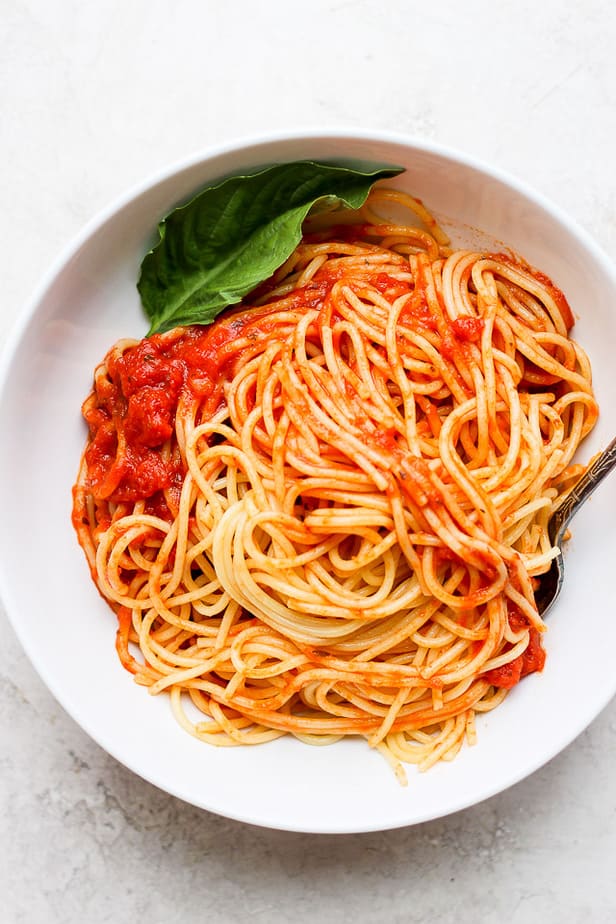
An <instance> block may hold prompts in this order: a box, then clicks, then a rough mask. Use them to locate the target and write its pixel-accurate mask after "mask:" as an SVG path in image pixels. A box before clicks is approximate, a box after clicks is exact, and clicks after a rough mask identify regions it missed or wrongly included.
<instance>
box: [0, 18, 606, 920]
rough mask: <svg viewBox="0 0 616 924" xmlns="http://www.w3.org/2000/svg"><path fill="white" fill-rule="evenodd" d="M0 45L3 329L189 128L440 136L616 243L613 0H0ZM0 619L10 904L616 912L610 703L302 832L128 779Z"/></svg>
mask: <svg viewBox="0 0 616 924" xmlns="http://www.w3.org/2000/svg"><path fill="white" fill-rule="evenodd" d="M0 42H1V47H2V50H3V51H2V55H0V101H1V102H0V105H1V115H2V126H3V129H4V131H3V144H2V151H1V153H0V158H1V159H2V169H1V170H0V190H1V201H2V210H3V220H2V222H1V223H0V237H1V241H2V256H3V259H2V265H3V272H2V286H1V289H0V299H1V310H0V339H4V337H5V336H6V334H7V332H8V330H9V328H10V327H11V325H12V323H13V322H14V320H15V319H16V318H17V316H18V314H19V312H20V310H21V309H22V307H23V305H24V303H25V301H26V300H27V297H28V296H29V295H30V293H31V291H32V289H33V288H34V285H35V284H36V282H37V280H38V278H39V277H40V276H41V274H42V273H43V272H44V271H45V270H46V268H47V267H48V265H49V264H50V262H51V260H52V259H53V257H54V256H55V255H56V254H57V252H58V251H59V250H60V249H61V247H62V246H63V245H64V244H65V243H66V242H67V241H68V240H70V238H71V237H72V236H73V235H74V234H75V233H76V232H77V231H78V230H79V229H80V227H81V226H82V224H83V223H84V222H85V221H86V220H87V219H89V218H90V217H91V216H92V215H93V214H94V213H96V212H97V211H98V210H99V209H100V208H101V207H103V206H104V205H105V204H107V202H108V201H109V200H111V199H112V198H114V197H115V196H116V195H117V194H119V193H120V192H122V191H124V190H125V189H127V188H128V187H129V186H130V185H131V184H133V183H134V182H136V181H137V180H139V179H141V178H143V177H146V176H148V175H150V174H152V173H153V172H155V171H156V170H158V169H159V168H161V167H163V166H165V165H167V164H168V163H170V162H172V161H174V160H177V159H179V158H181V157H183V156H185V155H186V154H188V153H191V152H193V151H195V150H198V149H199V148H201V147H205V146H207V145H210V144H212V143H217V142H222V141H225V140H229V139H232V138H235V137H239V136H242V135H246V134H251V133H257V132H259V133H260V132H263V131H267V130H270V129H286V128H299V127H302V126H315V125H319V126H323V127H347V128H348V127H378V128H386V129H392V130H398V131H403V132H407V133H410V134H415V135H418V136H421V137H424V138H428V139H432V140H437V141H439V142H442V143H445V144H448V145H452V146H455V147H458V148H460V149H462V150H463V151H466V152H468V153H471V154H474V155H478V156H480V157H481V158H483V159H485V160H488V161H491V162H492V163H494V164H496V165H497V166H499V167H501V168H503V169H505V170H508V171H510V172H512V173H514V174H516V175H518V176H520V177H521V178H523V179H524V180H526V181H527V182H529V183H530V184H531V185H533V186H535V187H536V188H539V189H541V190H542V191H543V192H544V193H545V194H546V195H547V196H549V197H550V198H551V199H552V200H554V201H555V202H556V203H558V204H559V205H560V206H562V207H563V208H565V209H566V210H567V211H568V212H570V213H571V214H572V215H573V216H574V217H575V218H576V219H577V220H578V221H579V222H580V223H581V224H582V225H583V226H584V227H585V228H586V229H587V230H588V231H590V232H591V233H592V234H593V235H594V236H595V237H596V239H597V240H598V242H599V243H600V244H601V245H602V246H603V247H604V249H605V250H606V251H607V252H608V254H610V255H611V256H612V258H616V218H615V216H616V179H615V175H616V174H615V170H614V152H615V150H616V116H615V113H616V63H615V57H614V47H615V46H616V13H615V12H614V7H613V5H612V3H611V2H608V0H605V2H599V0H586V2H582V0H580V2H578V3H576V4H572V3H563V2H562V0H560V2H555V0H545V2H541V3H539V2H537V0H532V2H527V0H517V2H515V3H513V2H510V0H507V2H502V3H490V2H488V0H466V2H465V3H457V2H455V3H454V2H443V3H441V4H433V5H430V4H426V3H425V2H422V3H419V2H403V0H396V2H394V0H391V2H389V3H388V4H385V3H379V2H374V0H370V2H359V0H358V2H353V0H346V2H344V0H337V2H335V0H329V2H326V0H313V2H311V3H310V4H308V3H303V4H295V3H293V2H292V0H270V2H267V0H266V2H263V3H259V4H256V3H251V2H247V0H246V2H244V0H236V3H234V4H222V3H215V2H211V0H177V2H176V3H174V4H168V3H165V2H162V0H147V2H146V0H130V2H126V0H124V2H119V0H99V2H98V3H96V4H94V3H91V4H90V3H81V2H77V0H13V2H11V3H4V4H3V5H2V16H1V17H0ZM2 451H10V447H6V446H3V447H2ZM0 639H1V646H0V767H1V771H2V772H1V775H0V819H1V821H0V849H1V852H2V862H1V863H0V896H1V899H0V920H2V921H3V922H7V924H17V922H23V924H38V922H44V924H47V922H50V924H56V922H62V924H64V922H66V924H73V922H88V924H99V922H106V921H114V922H115V921H133V920H143V921H147V922H148V924H159V922H167V921H177V922H182V924H191V922H197V921H203V920H207V921H209V922H212V924H218V922H234V921H257V922H269V921H273V920H280V921H286V920H292V921H296V922H301V921H312V920H314V919H317V920H320V921H323V922H338V921H341V922H342V921H361V922H364V921H365V922H381V921H405V922H406V921H413V922H441V924H453V922H456V924H459V922H463V924H464V922H467V921H468V922H498V924H501V922H503V921H507V922H510V924H527V922H529V924H533V922H542V924H543V922H544V924H552V922H554V924H556V922H559V924H577V922H580V924H582V922H583V924H588V922H609V921H613V920H616V878H615V876H614V870H615V865H616V863H615V861H616V772H615V767H616V702H613V703H612V704H611V705H610V706H609V707H608V708H607V709H606V710H605V711H604V712H603V713H602V714H601V715H600V716H599V717H598V718H597V719H596V721H595V722H594V723H593V724H592V725H591V727H590V728H589V729H588V730H587V731H586V732H585V733H584V734H583V735H582V736H581V737H580V738H578V740H577V741H575V742H574V743H573V744H572V745H571V746H570V747H569V748H568V749H567V750H566V751H565V752H563V753H562V754H561V755H560V756H559V757H557V758H556V759H554V760H553V761H552V762H551V763H550V764H549V765H547V766H546V767H544V768H543V769H542V770H540V771H538V772H537V773H535V774H534V775H533V776H531V777H530V778H529V779H527V780H526V781H524V782H522V783H520V784H518V785H517V786H515V787H513V788H512V789H510V790H509V791H507V792H505V793H503V794H502V795H500V796H496V797H494V798H492V799H490V800H488V801H487V802H484V803H483V804H481V805H479V806H476V807H474V808H471V809H468V810H466V811H464V812H461V813H458V814H456V815H453V816H450V817H448V818H445V819H442V820H439V821H434V822H430V823H427V824H423V825H420V826H418V827H415V828H406V829H401V830H397V831H392V832H383V833H377V834H366V835H360V836H352V837H344V836H338V837H334V836H309V835H305V834H291V833H282V832H276V831H268V830H262V829H257V828H253V827H250V826H246V825H242V824H240V823H237V822H233V821H228V820H226V819H223V818H219V817H215V816H213V815H210V814H208V813H206V812H202V811H200V810H198V809H195V808H193V807H191V806H189V805H186V804H183V803H181V802H179V801H178V800H176V799H174V798H172V797H170V796H167V795H166V794H164V793H162V792H159V791H158V790H156V789H154V788H153V787H152V786H150V785H148V784H146V783H144V782H142V781H141V780H140V779H138V778H137V777H135V776H133V775H132V774H131V773H130V772H129V771H128V770H126V769H124V768H123V767H122V766H120V765H119V764H117V763H116V762H115V761H114V760H113V759H112V758H111V757H109V756H107V754H105V752H103V751H102V750H100V748H99V747H98V746H97V745H95V744H94V743H93V742H92V741H91V740H90V739H89V738H88V737H87V736H86V735H85V734H84V733H83V732H82V731H81V730H80V729H79V728H78V727H77V726H76V725H75V724H74V722H73V721H72V720H71V719H70V718H69V717H68V716H67V715H66V714H65V713H64V712H63V711H62V710H61V709H60V707H59V706H58V705H57V704H56V703H55V701H54V700H53V698H52V697H51V696H50V694H49V693H48V692H47V690H46V688H45V687H44V686H43V684H42V683H41V681H40V680H39V679H38V677H37V675H36V674H35V673H34V671H33V669H32V668H31V666H30V664H29V663H28V661H27V659H26V657H25V655H24V654H23V653H22V651H21V648H20V646H19V644H18V642H17V641H16V639H15V636H14V634H13V631H12V629H11V627H10V625H9V624H8V622H7V620H6V618H5V616H4V613H3V612H2V613H1V614H0ZM615 670H616V665H615Z"/></svg>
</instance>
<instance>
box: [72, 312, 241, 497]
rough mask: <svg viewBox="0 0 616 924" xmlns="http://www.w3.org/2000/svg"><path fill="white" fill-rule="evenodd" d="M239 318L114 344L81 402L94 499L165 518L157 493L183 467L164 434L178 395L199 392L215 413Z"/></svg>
mask: <svg viewBox="0 0 616 924" xmlns="http://www.w3.org/2000/svg"><path fill="white" fill-rule="evenodd" d="M243 325H244V322H243V320H242V319H241V318H234V317H233V316H231V317H230V318H229V319H228V320H226V321H225V322H224V323H222V324H217V325H214V326H212V327H197V326H193V327H185V328H177V330H175V331H172V332H170V333H169V334H155V335H154V336H152V337H149V338H147V339H145V340H141V341H140V342H139V343H137V344H135V345H134V346H132V347H130V348H129V349H128V350H125V351H123V352H121V351H119V350H115V349H112V350H111V351H110V352H109V354H108V355H107V357H106V360H105V369H106V374H105V375H97V376H96V379H95V385H94V391H93V393H92V395H91V396H90V397H89V398H88V399H87V400H86V402H85V403H84V405H83V415H84V418H85V420H86V422H87V424H88V427H89V430H90V442H89V444H88V447H87V448H86V451H85V462H86V466H87V479H88V487H89V489H90V491H91V493H92V495H93V497H94V498H95V500H104V501H110V502H113V503H123V502H134V501H137V500H147V501H148V508H149V509H148V512H152V513H155V514H157V515H165V513H166V510H167V505H166V503H165V502H164V500H163V498H162V497H161V492H162V491H166V490H168V489H175V490H176V491H177V492H178V495H179V491H180V490H181V485H182V482H183V479H184V475H185V466H184V463H183V461H182V459H181V456H180V454H179V451H178V450H177V448H175V449H174V448H173V446H172V443H171V442H170V438H171V436H172V434H173V432H174V428H175V418H176V413H177V411H178V406H179V404H180V402H181V401H182V398H184V399H188V400H190V399H191V397H197V396H198V397H200V398H203V399H204V400H205V404H206V405H208V408H209V409H210V410H211V411H212V412H213V411H215V410H216V408H217V406H218V404H219V403H220V400H221V394H222V386H221V384H220V379H221V373H222V372H223V367H224V365H225V362H226V361H227V359H230V358H231V357H232V355H233V351H232V350H231V351H229V349H228V347H229V344H230V343H231V342H232V341H233V340H234V339H235V338H237V336H238V333H239V332H240V331H241V329H242V327H243Z"/></svg>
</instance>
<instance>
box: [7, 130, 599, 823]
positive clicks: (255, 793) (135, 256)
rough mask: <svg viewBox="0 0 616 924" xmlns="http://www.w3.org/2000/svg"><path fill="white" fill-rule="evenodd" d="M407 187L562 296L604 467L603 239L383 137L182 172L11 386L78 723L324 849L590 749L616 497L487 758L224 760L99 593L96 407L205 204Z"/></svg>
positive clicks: (111, 219)
mask: <svg viewBox="0 0 616 924" xmlns="http://www.w3.org/2000/svg"><path fill="white" fill-rule="evenodd" d="M304 158H309V159H317V160H331V159H345V160H346V159H360V160H369V161H373V162H374V161H377V162H383V163H388V164H398V165H402V166H404V167H406V168H407V170H406V172H405V173H404V174H403V175H402V176H400V177H399V178H397V179H396V180H395V181H394V182H395V185H397V186H399V187H401V188H403V189H406V190H409V191H411V192H413V193H414V194H416V195H418V196H420V197H421V198H422V199H423V200H424V201H425V203H426V204H427V205H428V206H429V207H430V208H431V209H433V210H434V211H435V212H436V213H437V214H438V215H439V216H443V217H445V218H447V219H449V220H451V222H453V226H454V227H455V226H459V230H460V233H461V235H462V237H465V238H467V239H468V237H469V236H470V237H471V238H472V237H481V235H478V234H477V232H475V231H474V229H481V231H482V232H485V234H486V235H487V236H488V238H493V239H496V240H497V241H503V242H505V243H506V244H507V245H509V246H511V247H512V248H514V249H515V250H516V251H518V252H520V253H521V254H523V255H524V256H525V257H526V258H527V259H528V260H529V261H531V262H532V263H533V264H535V265H536V266H538V267H539V268H540V269H542V270H543V271H544V272H546V273H547V274H548V275H549V276H551V277H552V278H553V279H554V281H555V282H556V283H557V284H558V285H560V286H561V287H562V288H563V289H564V291H565V293H566V294H567V297H568V299H569V301H570V303H571V306H572V308H573V311H574V313H575V315H576V317H577V318H578V322H577V324H576V328H575V336H576V338H577V339H578V340H579V341H580V342H581V343H582V345H583V346H584V347H585V348H586V350H587V351H588V353H589V355H590V358H591V361H592V364H593V368H594V374H595V385H596V392H597V396H598V400H599V403H600V406H601V411H602V413H601V417H600V420H599V423H598V425H597V427H596V430H595V431H594V433H593V435H592V436H591V438H590V439H589V440H588V441H587V442H586V443H585V444H584V446H583V448H582V451H581V453H582V459H584V460H587V459H589V458H590V456H591V455H592V454H593V453H594V452H596V451H597V450H598V449H599V448H601V446H603V445H605V444H606V443H607V442H608V441H609V439H610V438H611V437H612V436H614V434H616V376H615V375H614V358H613V345H614V343H616V312H615V311H614V305H616V274H615V271H614V268H613V267H612V266H611V264H610V263H609V262H608V260H607V259H606V257H605V256H604V255H603V254H602V252H601V251H600V250H599V249H598V248H597V246H596V245H595V244H594V243H593V242H592V241H591V240H590V239H589V237H588V236H587V235H586V234H585V233H584V232H583V231H582V230H580V229H579V228H578V227H576V225H575V224H574V223H573V222H572V221H571V220H570V219H569V218H567V217H566V216H565V215H563V214H562V213H561V212H560V211H559V210H558V209H556V208H554V206H552V205H550V204H549V203H548V202H546V201H545V199H543V198H542V197H541V196H540V195H538V194H537V193H535V192H532V191H531V190H529V189H528V188H527V187H526V186H524V185H523V184H521V183H520V182H518V181H516V180H514V179H512V178H511V177H508V176H505V175H503V174H502V173H500V172H499V171H497V170H494V169H492V168H490V167H487V166H485V165H483V164H479V163H477V162H476V161H474V160H472V159H471V158H469V157H465V156H463V155H460V154H456V153H453V152H451V151H448V150H445V149H443V148H441V147H437V146H436V145H432V144H427V143H423V142H421V143H420V142H417V141H412V140H409V139H406V138H403V137H400V136H396V135H391V134H385V133H382V132H379V133H373V134H368V133H353V134H351V133H331V132H329V133H303V134H297V135H291V136H275V137H268V138H265V139H257V140H252V141H244V142H241V143H234V144H230V145H228V146H225V147H221V148H216V149H213V150H210V151H207V152H206V153H205V154H202V155H200V156H198V157H194V158H191V159H190V160H188V161H186V162H184V163H182V164H180V165H179V166H175V167H173V168H171V169H169V170H167V171H165V172H164V173H163V174H161V175H160V176H158V177H156V178H154V179H153V180H151V181H149V182H147V183H145V184H143V185H141V186H140V187H139V188H137V189H136V190H133V191H131V192H130V193H129V194H128V195H126V196H124V197H122V199H121V200H120V201H119V202H117V203H115V204H114V205H113V206H112V207H111V208H109V209H107V210H106V211H105V212H104V213H103V214H102V215H101V216H99V217H98V218H96V219H95V220H94V221H92V222H91V223H90V224H89V225H88V226H87V227H86V228H85V230H84V231H83V233H82V234H81V235H80V236H79V238H78V239H77V241H76V242H75V243H74V244H73V245H72V246H71V247H70V248H69V249H68V251H67V252H66V253H64V254H63V255H62V257H61V258H60V259H59V261H58V262H57V263H56V265H55V266H54V268H53V269H52V271H51V272H50V273H49V275H48V276H47V278H46V280H45V281H44V283H43V285H42V286H41V288H40V289H39V291H38V294H37V295H36V297H35V298H34V299H33V301H32V303H31V304H30V306H29V307H28V309H27V310H26V311H25V312H24V313H23V315H22V317H21V320H20V323H19V324H18V326H17V328H16V330H15V331H14V333H13V336H12V339H11V340H10V342H9V344H8V347H7V349H6V350H5V353H4V356H3V361H2V366H1V368H0V387H1V393H0V433H2V452H1V453H0V510H1V511H2V516H1V517H0V590H1V592H2V596H3V599H4V601H5V604H6V607H7V610H8V613H9V616H10V618H11V620H12V622H13V625H14V627H15V630H16V632H17V634H18V636H19V638H20V640H21V642H22V644H23V646H24V648H25V650H26V652H27V653H28V655H29V657H30V659H31V660H32V662H33V664H34V666H35V668H36V669H37V670H38V672H39V673H40V675H41V677H42V678H43V680H44V681H45V683H46V684H47V685H48V687H49V689H50V690H51V691H52V693H53V694H54V695H55V696H56V697H57V699H58V700H59V702H60V703H61V704H62V705H63V707H64V708H65V709H66V710H67V712H68V713H70V715H71V716H72V717H73V718H74V719H75V720H76V721H77V722H78V723H79V724H80V725H81V726H82V728H83V729H84V730H85V731H86V732H87V733H88V734H89V735H91V737H92V738H93V739H94V740H95V741H97V742H98V743H99V744H100V745H101V746H102V747H103V748H105V749H106V750H107V751H108V752H109V753H110V754H112V755H113V756H114V757H116V758H117V759H118V760H119V761H121V762H122V763H123V764H125V765H126V766H127V767H129V768H131V769H132V770H133V771H134V772H135V773H137V774H139V775H141V776H142V777H144V778H145V779H147V780H149V781H150V782H151V783H154V784H155V785H156V786H159V787H160V788H161V789H164V790H166V791H168V792H170V793H173V794H174V795H176V796H179V797H180V798H182V799H185V800H186V801H188V802H191V803H194V804H195V805H198V806H201V807H203V808H206V809H209V810H211V811H213V812H217V813H219V814H222V815H227V816H230V817H234V818H238V819H242V820H244V821H247V822H251V823H253V824H259V825H266V826H269V827H276V828H285V829H290V830H297V831H313V832H355V831H368V830H378V829H384V828H393V827H397V826H402V825H409V824H413V823H416V822H420V821H425V820H427V819H430V818H435V817H438V816H441V815H445V814H447V813H450V812H453V811H456V810H458V809H461V808H464V807H466V806H469V805H471V804H473V803H476V802H478V801H480V800H482V799H485V798H486V797H488V796H490V795H493V794H494V793H497V792H499V791H501V790H503V789H504V788H506V787H507V786H510V785H511V784H513V783H515V782H516V781H518V780H520V779H522V778H523V777H525V776H526V775H528V774H529V773H531V772H532V771H534V770H535V769H537V768H538V767H539V766H541V765H542V764H544V763H545V762H546V761H548V760H549V759H550V758H552V757H553V756H554V755H555V754H557V753H558V752H559V751H560V750H561V749H562V748H563V747H565V746H566V745H567V744H569V742H571V741H572V740H573V738H575V736H576V735H578V734H579V733H580V732H581V731H582V730H583V729H584V728H585V727H586V726H587V725H588V724H589V722H591V720H592V719H593V718H594V717H595V716H596V715H597V714H598V712H599V711H600V710H601V709H602V707H603V706H604V705H605V704H606V703H607V702H608V700H609V699H610V698H611V697H612V696H613V694H614V693H615V692H616V670H615V669H614V655H613V653H614V651H615V650H616V619H614V594H613V590H612V585H611V576H612V573H613V570H614V560H615V558H616V517H615V516H614V512H615V511H616V478H614V479H612V480H608V482H607V483H606V484H604V485H603V486H602V487H601V488H600V494H597V495H595V497H594V498H593V499H592V500H591V501H590V502H589V503H588V504H587V505H586V507H585V508H584V509H583V510H582V512H581V513H580V514H579V517H578V518H577V519H576V521H575V525H574V536H573V539H572V540H571V542H570V543H569V546H568V548H567V556H566V584H565V589H564V592H563V594H562V597H561V599H560V601H559V602H558V604H557V606H556V607H555V608H554V610H553V611H552V612H551V614H550V616H549V632H548V633H547V639H546V648H547V653H548V658H547V663H546V667H545V670H544V672H543V673H542V674H535V675H532V676H530V677H528V678H526V679H525V680H524V682H523V683H521V684H520V685H519V686H518V687H517V688H516V689H515V690H514V691H513V692H512V693H511V695H510V696H509V697H508V698H507V700H506V701H505V703H504V704H503V705H502V706H501V707H500V708H499V709H497V710H496V711H495V712H493V713H491V714H490V715H489V716H487V717H485V718H481V719H479V720H478V736H479V740H478V744H477V745H476V747H474V748H465V749H464V750H463V751H462V753H461V754H460V755H459V757H458V758H457V759H456V760H455V761H454V762H453V763H451V764H440V765H438V766H436V767H435V768H433V769H432V770H430V771H429V772H428V773H425V774H418V773H417V772H416V771H415V770H414V769H413V768H409V785H408V787H407V788H402V787H400V786H399V784H398V783H397V782H396V780H395V778H394V776H393V774H392V773H391V772H390V770H389V769H388V767H387V766H386V764H385V763H384V761H383V759H382V758H381V757H380V756H379V755H378V754H377V753H375V752H373V751H371V750H370V749H369V748H368V746H367V745H366V744H365V742H363V741H346V742H341V743H339V744H336V745H333V746H330V747H324V748H311V747H309V746H307V745H305V744H301V743H299V742H297V741H296V740H293V739H288V740H287V739H284V740H279V741H276V742H274V743H272V744H268V745H264V746H260V747H253V748H232V749H215V748H212V747H210V746H208V745H206V744H203V743H200V742H198V741H196V740H195V739H193V738H191V737H190V736H189V735H187V734H186V733H185V732H184V731H182V730H181V729H180V728H179V726H178V725H177V724H176V722H175V720H174V719H173V717H172V715H171V712H170V708H169V704H168V701H167V700H166V699H165V697H162V696H161V697H158V698H152V697H150V696H148V695H147V693H146V692H145V691H144V690H143V689H142V688H140V687H137V686H136V685H135V684H134V683H133V681H132V679H131V676H130V675H129V674H128V673H126V672H125V671H124V669H123V668H122V667H121V665H120V663H119V661H118V659H117V656H116V653H115V650H114V635H115V627H116V620H115V617H114V615H113V613H112V612H111V610H110V609H109V608H108V606H107V604H106V603H105V602H104V601H103V600H102V599H101V598H100V597H99V595H98V593H97V591H96V588H95V587H94V585H93V583H92V582H91V579H90V576H89V573H88V569H87V567H86V563H85V560H84V556H83V553H82V551H81V549H80V548H79V547H78V545H77V541H76V538H75V535H74V533H73V529H72V526H71V523H70V512H71V486H72V484H73V481H74V478H75V475H76V472H77V465H78V460H79V457H80V453H81V451H82V447H83V442H84V438H85V430H84V425H83V422H82V420H81V416H80V403H81V401H82V399H83V398H84V397H85V395H86V394H87V393H88V391H89V389H90V385H91V381H92V371H93V368H94V366H95V364H96V363H97V361H99V360H100V359H101V358H102V356H103V355H104V354H105V352H106V351H107V349H108V347H109V346H110V345H111V344H112V343H113V342H114V341H115V340H116V339H117V338H119V337H121V336H141V335H143V334H144V333H145V331H146V327H147V325H146V320H145V317H144V316H143V314H142V311H141V308H140V303H139V298H138V294H137V290H136V288H135V282H136V279H137V274H138V267H139V264H140V261H141V258H142V256H143V254H144V252H145V251H146V249H147V248H148V246H150V244H151V243H152V241H153V236H154V232H155V229H156V224H157V222H158V220H159V219H160V218H161V216H162V215H164V214H165V213H166V212H167V211H168V210H169V209H170V208H171V207H172V206H174V205H175V204H177V203H178V202H180V201H182V200H184V199H186V198H187V197H188V196H189V195H190V194H191V193H193V192H194V191H196V190H197V189H198V188H199V187H201V186H202V185H204V184H206V183H208V182H211V181H214V180H217V179H220V178H222V177H223V176H225V175H229V174H232V173H236V172H245V171H247V170H250V169H253V168H257V167H259V166H262V165H267V164H270V163H272V162H280V161H292V160H298V159H304Z"/></svg>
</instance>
